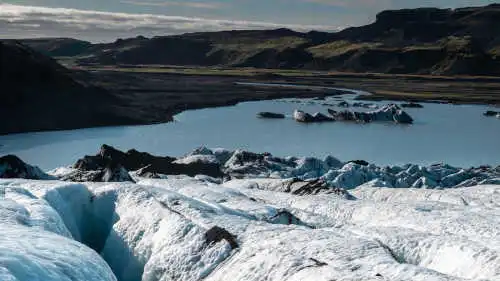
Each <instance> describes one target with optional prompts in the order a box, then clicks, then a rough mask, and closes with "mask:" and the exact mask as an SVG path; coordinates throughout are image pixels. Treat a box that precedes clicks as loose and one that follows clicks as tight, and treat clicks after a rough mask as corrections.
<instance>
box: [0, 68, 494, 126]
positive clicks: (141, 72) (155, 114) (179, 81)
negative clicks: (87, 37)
mask: <svg viewBox="0 0 500 281" xmlns="http://www.w3.org/2000/svg"><path fill="white" fill-rule="evenodd" d="M185 69H188V68H183V67H175V68H161V69H153V68H151V67H140V68H135V69H134V68H130V67H127V68H119V67H114V68H112V69H110V68H103V67H101V68H95V67H94V68H83V69H80V70H79V71H75V72H76V73H75V76H76V77H80V78H81V80H85V81H91V83H92V85H94V86H97V87H100V88H104V89H106V90H107V91H108V92H110V93H111V95H112V96H113V98H115V99H116V105H115V106H113V105H108V107H109V108H108V109H104V110H107V111H109V112H113V113H114V114H115V115H117V116H118V118H116V119H115V120H101V122H94V123H92V124H88V125H85V124H83V125H82V124H78V125H71V124H69V125H68V126H65V127H51V128H38V129H37V128H35V129H30V130H21V131H16V132H6V133H4V134H0V135H8V134H12V133H26V132H41V131H60V130H73V129H83V128H98V127H109V126H128V125H153V124H161V123H167V122H171V121H173V120H174V118H173V117H174V116H175V115H177V114H179V113H182V112H184V111H187V110H195V109H204V108H213V107H224V106H234V105H237V104H238V103H241V102H249V101H264V100H275V99H282V98H324V97H327V96H335V95H344V94H352V93H356V94H358V97H357V99H360V100H361V99H362V100H378V101H380V100H397V101H406V102H434V103H435V102H438V103H454V104H486V105H495V106H499V105H500V78H495V77H435V76H416V75H406V76H405V75H386V74H348V73H326V72H313V71H309V72H307V71H300V72H291V73H289V72H286V71H285V70H261V69H250V70H249V69H215V68H209V69H208V70H207V69H202V68H189V69H191V70H192V69H195V71H194V72H190V73H185ZM202 70H203V71H202ZM242 83H243V84H245V83H247V84H251V83H261V84H294V85H302V87H300V88H296V89H293V88H290V87H274V86H265V85H261V86H258V85H243V84H242ZM351 89H352V90H351ZM356 91H358V92H356ZM363 91H364V92H365V93H360V92H363Z"/></svg>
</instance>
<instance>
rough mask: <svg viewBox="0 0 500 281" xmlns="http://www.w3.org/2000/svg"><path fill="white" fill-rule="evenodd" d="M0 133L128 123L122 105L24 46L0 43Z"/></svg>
mask: <svg viewBox="0 0 500 281" xmlns="http://www.w3.org/2000/svg"><path fill="white" fill-rule="evenodd" d="M0 85H1V90H0V100H1V101H2V102H0V120H3V121H2V122H0V134H7V133H17V132H26V131H38V130H60V129H74V128H82V127H92V126H102V125H110V124H116V123H120V122H124V120H125V118H123V117H120V116H119V115H118V114H116V113H114V112H113V108H115V107H117V106H119V102H117V100H115V98H114V97H113V96H112V95H111V94H109V93H108V92H107V91H106V90H103V89H100V88H96V87H94V86H91V85H89V84H87V83H86V82H85V79H84V77H79V78H77V77H76V76H75V73H73V72H70V71H69V70H67V69H66V68H64V67H62V66H61V65H59V64H58V63H57V62H56V61H55V60H54V59H52V58H50V57H47V56H45V55H42V54H40V53H38V52H35V51H33V50H32V49H30V48H27V47H25V46H24V45H22V44H19V43H16V42H13V41H10V42H6V41H0Z"/></svg>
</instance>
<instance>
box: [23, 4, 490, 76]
mask: <svg viewBox="0 0 500 281" xmlns="http://www.w3.org/2000/svg"><path fill="white" fill-rule="evenodd" d="M499 18H500V6H499V5H495V4H493V5H489V6H485V7H474V8H461V9H456V10H451V9H437V8H419V9H406V10H396V11H384V12H381V13H379V14H378V15H377V19H376V21H375V22H374V23H372V24H369V25H366V26H361V27H352V28H347V29H345V30H343V31H341V32H338V33H326V32H309V33H300V32H295V31H291V30H287V29H277V30H265V31H258V30H255V31H252V30H250V31H223V32H207V33H191V34H184V35H174V36H165V37H155V38H152V39H147V38H144V37H137V38H130V39H126V40H122V39H120V40H117V41H116V42H114V43H110V44H95V45H92V44H89V43H88V42H82V41H75V40H73V39H56V40H53V39H48V40H45V41H43V40H27V41H24V42H25V43H26V44H27V45H29V46H32V47H34V48H36V49H38V50H40V51H43V52H44V53H47V54H50V55H53V56H61V55H65V56H68V55H69V56H74V57H76V58H78V57H79V56H81V58H80V59H79V62H80V63H82V64H88V63H97V64H163V65H171V64H177V65H204V66H211V65H225V66H245V67H262V68H304V69H321V70H338V71H349V72H383V73H417V74H437V75H442V74H446V75H454V74H469V75H497V74H499V73H500V59H499V58H498V55H499V54H500V41H498V38H499V36H500V33H499V30H498V28H496V26H499V25H500V22H499ZM58 46H59V47H58Z"/></svg>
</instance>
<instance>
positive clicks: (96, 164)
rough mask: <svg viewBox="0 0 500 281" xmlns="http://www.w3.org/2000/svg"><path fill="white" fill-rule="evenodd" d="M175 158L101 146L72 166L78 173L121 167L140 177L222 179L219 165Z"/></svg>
mask: <svg viewBox="0 0 500 281" xmlns="http://www.w3.org/2000/svg"><path fill="white" fill-rule="evenodd" d="M175 160H176V158H172V157H168V156H167V157H159V156H154V155H151V154H149V153H145V152H139V151H137V150H134V149H132V150H129V151H127V152H126V153H125V152H122V151H120V150H117V149H115V148H113V147H111V146H108V145H103V146H102V147H101V149H100V150H99V153H98V154H97V155H95V156H85V157H84V158H82V159H80V160H78V161H77V162H76V163H75V165H74V166H73V167H74V168H75V169H78V170H80V171H95V170H103V171H104V170H105V169H106V168H107V167H118V166H122V167H123V168H125V169H126V170H129V171H135V170H139V169H140V173H141V175H150V176H155V177H156V176H158V175H159V174H164V175H188V176H196V175H207V176H211V177H222V176H223V174H222V171H221V168H220V164H219V163H213V162H211V163H207V162H203V161H193V162H189V163H174V161H175Z"/></svg>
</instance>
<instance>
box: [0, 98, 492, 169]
mask: <svg viewBox="0 0 500 281" xmlns="http://www.w3.org/2000/svg"><path fill="white" fill-rule="evenodd" d="M350 98H351V97H349V96H347V97H343V99H345V100H348V101H349V99H350ZM339 101H341V99H340V97H329V98H327V100H325V101H316V100H297V99H287V100H276V101H259V102H245V103H240V104H238V105H236V106H232V107H220V108H209V109H202V110H192V111H186V112H183V113H181V114H179V115H177V116H176V117H175V122H172V123H166V124H159V125H148V126H122V127H107V128H92V129H82V130H71V131H57V132H40V133H26V134H16V135H7V136H0V155H4V154H16V155H18V156H19V157H21V158H22V159H23V160H24V161H26V162H27V163H30V164H32V165H37V166H39V167H40V168H42V169H44V170H49V169H53V168H56V167H61V166H68V165H71V164H72V163H74V162H75V161H76V160H77V159H78V158H80V157H82V156H83V155H85V154H91V155H94V154H95V153H96V152H97V151H98V149H99V147H100V145H101V144H109V145H112V146H115V147H117V148H119V149H122V150H128V149H131V148H135V149H137V150H139V151H147V152H150V153H152V154H156V155H170V156H182V155H184V154H186V153H188V152H190V151H191V150H193V149H194V148H196V147H199V146H202V145H203V146H207V147H211V148H214V147H224V148H227V149H237V148H242V149H246V150H250V151H254V152H271V153H272V154H274V155H277V156H288V155H294V156H315V157H324V156H326V155H333V156H335V157H337V158H339V159H340V160H343V161H348V160H354V159H363V160H367V161H369V162H372V163H375V164H378V165H401V164H406V163H416V164H423V165H429V164H434V163H442V162H444V163H448V164H451V165H454V166H460V167H471V166H479V165H483V164H489V165H499V164H500V120H499V119H497V118H495V117H484V116H483V115H482V113H483V112H484V111H486V110H496V111H499V110H500V109H499V108H495V107H491V106H478V105H450V104H437V103H422V104H423V105H424V108H422V109H418V108H407V109H405V111H407V112H408V113H409V114H410V115H411V116H412V117H413V118H414V119H415V123H414V124H413V125H400V124H393V123H370V124H356V123H346V122H333V123H321V124H300V123H297V122H295V121H293V120H292V119H291V114H292V112H293V110H294V109H301V110H304V111H306V112H310V113H314V112H317V111H320V112H324V113H326V110H327V108H333V107H332V106H325V105H322V104H324V103H335V104H336V103H338V102H339ZM374 103H376V104H380V105H383V104H387V103H390V102H388V101H384V102H374ZM337 109H338V108H337ZM351 109H352V110H360V109H358V108H351ZM260 111H271V112H281V113H285V114H287V118H286V119H278V120H270V119H259V118H257V117H256V113H258V112H260Z"/></svg>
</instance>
